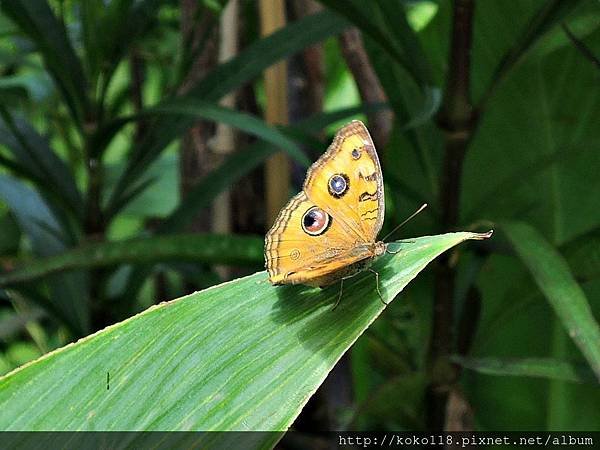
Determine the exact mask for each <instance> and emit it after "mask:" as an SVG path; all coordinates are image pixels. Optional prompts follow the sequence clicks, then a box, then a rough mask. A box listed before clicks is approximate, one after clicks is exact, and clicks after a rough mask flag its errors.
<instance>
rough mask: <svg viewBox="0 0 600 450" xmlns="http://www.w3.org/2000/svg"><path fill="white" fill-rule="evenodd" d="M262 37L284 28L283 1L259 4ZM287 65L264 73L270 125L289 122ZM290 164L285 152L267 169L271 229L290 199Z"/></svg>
mask: <svg viewBox="0 0 600 450" xmlns="http://www.w3.org/2000/svg"><path fill="white" fill-rule="evenodd" d="M259 9H260V23H261V34H262V35H263V36H268V35H269V34H271V33H273V32H274V31H276V30H277V29H279V28H282V27H283V26H285V3H284V1H283V0H261V1H260V7H259ZM287 84H288V83H287V64H286V63H285V62H284V61H282V62H280V63H277V64H275V65H273V66H272V67H269V68H268V69H267V70H266V71H265V93H266V96H267V104H266V107H265V119H266V121H267V122H268V123H271V124H287V123H288V96H287ZM289 188H290V162H289V159H288V157H287V156H286V155H285V154H284V153H283V152H280V153H277V154H275V155H273V156H272V157H270V158H269V159H268V160H267V163H266V169H265V190H266V219H267V226H270V225H271V224H272V223H273V222H274V221H275V218H276V217H277V214H278V213H279V211H280V210H281V208H282V207H283V205H285V203H286V202H287V201H288V199H289Z"/></svg>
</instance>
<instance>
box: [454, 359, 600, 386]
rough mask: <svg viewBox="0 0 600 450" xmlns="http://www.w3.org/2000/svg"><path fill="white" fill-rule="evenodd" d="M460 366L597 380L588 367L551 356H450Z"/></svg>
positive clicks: (495, 372) (504, 373) (487, 371)
mask: <svg viewBox="0 0 600 450" xmlns="http://www.w3.org/2000/svg"><path fill="white" fill-rule="evenodd" d="M450 359H451V360H452V361H453V362H455V363H457V364H460V365H461V366H463V367H465V368H467V369H471V370H475V371H477V372H480V373H485V374H488V375H498V376H513V377H535V378H548V379H551V380H562V381H571V382H573V383H593V384H596V383H597V382H598V380H597V379H596V376H595V374H594V372H593V371H592V370H590V368H589V367H587V366H584V365H582V364H575V363H570V362H567V361H559V360H556V359H553V358H490V357H488V358H466V357H463V356H459V355H454V356H452V357H451V358H450Z"/></svg>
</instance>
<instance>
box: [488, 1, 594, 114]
mask: <svg viewBox="0 0 600 450" xmlns="http://www.w3.org/2000/svg"><path fill="white" fill-rule="evenodd" d="M582 3H583V1H582V0H548V1H544V2H543V3H542V5H541V6H540V7H539V9H538V10H537V11H535V13H534V14H533V16H532V17H531V19H530V20H529V23H528V24H527V25H526V26H525V27H524V28H523V30H522V33H521V35H520V36H519V37H518V39H517V40H516V41H515V42H514V44H513V46H512V47H511V48H510V50H509V51H508V52H507V53H506V54H505V55H504V56H503V57H502V59H501V60H500V62H499V63H498V65H497V66H496V68H495V70H494V73H493V75H492V79H491V81H490V83H489V85H488V87H487V89H486V91H485V92H484V93H483V95H482V97H481V99H480V100H479V106H478V108H481V107H482V106H483V104H484V103H485V102H487V100H488V99H489V97H490V96H491V95H492V93H493V92H494V90H495V88H496V86H497V85H498V84H499V83H500V82H501V81H502V80H503V79H504V77H506V75H507V74H508V73H509V72H510V71H511V70H512V69H513V67H514V66H516V65H517V64H518V63H519V62H520V61H521V60H522V59H523V58H524V57H525V55H526V54H527V53H528V52H529V50H531V49H532V48H533V47H534V46H535V44H537V43H538V42H539V41H540V39H541V38H542V37H543V36H544V35H545V34H546V33H547V32H548V31H549V30H551V29H552V28H554V27H556V26H557V25H559V24H560V23H561V22H562V21H564V20H565V19H566V18H567V16H568V15H569V14H570V13H571V12H572V11H573V10H574V9H576V8H577V7H578V6H579V5H581V4H582Z"/></svg>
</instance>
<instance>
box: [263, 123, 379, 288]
mask: <svg viewBox="0 0 600 450" xmlns="http://www.w3.org/2000/svg"><path fill="white" fill-rule="evenodd" d="M384 206H385V203H384V192H383V176H382V173H381V167H380V164H379V159H378V157H377V153H376V152H375V147H374V145H373V141H372V140H371V137H370V135H369V132H368V131H367V129H366V127H365V126H364V125H363V124H362V122H359V121H353V122H351V123H350V124H348V125H346V126H345V127H343V128H342V129H341V130H340V131H339V132H338V133H337V134H336V137H335V138H334V141H333V143H332V144H331V145H330V147H329V148H328V149H327V151H326V152H325V153H324V154H323V155H322V156H321V157H320V158H319V159H318V160H317V161H316V162H315V163H314V164H313V165H312V166H311V167H310V169H309V170H308V172H307V175H306V180H305V182H304V185H303V189H302V191H301V192H300V193H298V194H297V195H296V196H294V197H293V198H292V199H291V200H290V201H289V203H288V204H287V205H286V206H285V207H284V208H283V209H282V210H281V212H280V213H279V216H278V217H277V219H276V220H275V223H274V225H273V227H272V228H271V229H270V230H269V232H268V233H267V236H266V238H265V260H266V267H267V270H268V272H269V280H270V281H271V283H273V284H306V285H309V286H321V287H323V286H327V285H329V284H332V283H334V282H336V281H338V280H341V279H344V278H347V277H350V276H352V275H354V274H356V273H358V272H360V271H362V270H365V269H366V268H367V267H368V266H369V265H370V264H371V262H372V261H373V259H374V258H376V257H377V256H380V255H382V254H383V253H385V250H386V244H384V243H383V242H380V241H377V239H376V238H377V234H378V233H379V231H380V230H381V227H382V225H383V214H384Z"/></svg>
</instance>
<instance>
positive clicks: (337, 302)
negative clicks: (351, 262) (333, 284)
mask: <svg viewBox="0 0 600 450" xmlns="http://www.w3.org/2000/svg"><path fill="white" fill-rule="evenodd" d="M342 292H344V279H343V278H342V279H341V281H340V293H339V295H338V298H337V301H336V302H335V305H333V308H331V311H335V308H337V307H338V305H339V304H340V301H341V300H342Z"/></svg>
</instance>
